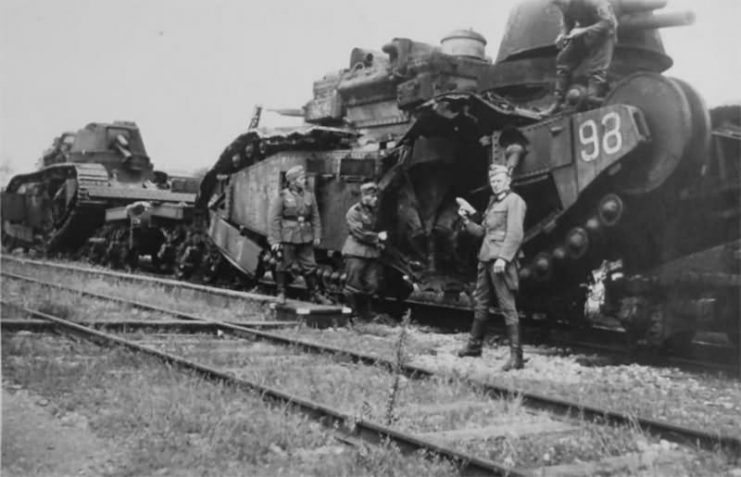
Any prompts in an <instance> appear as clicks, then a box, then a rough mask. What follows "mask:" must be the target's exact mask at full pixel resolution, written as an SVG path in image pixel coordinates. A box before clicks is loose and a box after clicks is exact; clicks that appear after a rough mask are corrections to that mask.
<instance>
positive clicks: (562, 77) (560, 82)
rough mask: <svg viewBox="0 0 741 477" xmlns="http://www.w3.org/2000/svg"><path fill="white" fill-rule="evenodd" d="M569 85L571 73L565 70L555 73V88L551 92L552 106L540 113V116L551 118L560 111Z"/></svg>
mask: <svg viewBox="0 0 741 477" xmlns="http://www.w3.org/2000/svg"><path fill="white" fill-rule="evenodd" d="M569 84H571V73H570V72H568V71H565V70H560V71H557V72H556V87H555V88H554V90H553V98H554V100H553V104H551V105H550V106H549V107H548V108H546V109H545V110H544V111H543V112H542V113H541V114H542V116H552V115H554V114H556V113H558V112H559V111H561V108H563V103H564V98H565V97H566V89H567V88H568V87H569Z"/></svg>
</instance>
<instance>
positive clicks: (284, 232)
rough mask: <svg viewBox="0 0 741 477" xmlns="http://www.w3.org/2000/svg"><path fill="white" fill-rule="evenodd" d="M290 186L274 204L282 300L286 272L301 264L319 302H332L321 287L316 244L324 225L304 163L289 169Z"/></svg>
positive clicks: (271, 238) (272, 226) (272, 229)
mask: <svg viewBox="0 0 741 477" xmlns="http://www.w3.org/2000/svg"><path fill="white" fill-rule="evenodd" d="M286 182H287V183H288V187H286V188H284V189H283V190H281V191H280V193H279V194H278V197H276V198H275V199H273V201H272V202H271V204H270V212H269V216H268V221H269V226H268V229H269V232H268V243H270V249H271V250H272V251H273V253H278V252H281V253H282V254H283V256H282V258H281V259H280V260H278V265H277V266H276V272H275V283H276V285H277V287H278V302H279V303H285V301H286V275H287V274H288V273H289V272H290V270H291V268H293V267H297V268H298V269H299V270H300V272H301V274H302V275H303V277H304V280H305V281H306V288H307V289H308V290H309V294H310V295H311V298H312V300H313V301H314V302H316V303H325V304H326V303H329V300H327V299H326V298H324V297H323V296H322V295H321V294H320V293H319V289H318V288H317V279H316V260H315V258H314V247H315V246H317V245H319V242H320V240H321V236H322V225H321V221H320V218H319V208H318V207H317V203H316V197H314V193H313V192H311V191H309V190H307V189H306V174H305V172H304V168H303V166H295V167H292V168H290V169H288V171H286Z"/></svg>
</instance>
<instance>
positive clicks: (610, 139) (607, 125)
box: [579, 112, 623, 162]
mask: <svg viewBox="0 0 741 477" xmlns="http://www.w3.org/2000/svg"><path fill="white" fill-rule="evenodd" d="M600 123H601V124H602V127H601V128H600V127H599V126H598V125H597V121H595V120H594V119H588V120H586V121H584V122H583V123H581V125H580V126H579V142H580V143H581V151H580V152H579V154H580V156H581V159H582V161H584V162H592V161H593V160H595V159H597V158H598V157H599V155H600V152H601V151H604V152H605V154H615V153H616V152H618V151H619V150H620V148H621V147H623V137H622V136H621V135H620V115H619V114H618V113H616V112H611V113H607V114H605V115H604V116H603V117H602V120H601V121H600ZM600 133H601V134H602V138H601V140H600Z"/></svg>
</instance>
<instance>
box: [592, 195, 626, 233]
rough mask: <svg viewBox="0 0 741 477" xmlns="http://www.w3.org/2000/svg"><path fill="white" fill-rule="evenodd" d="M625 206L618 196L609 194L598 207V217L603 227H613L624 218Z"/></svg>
mask: <svg viewBox="0 0 741 477" xmlns="http://www.w3.org/2000/svg"><path fill="white" fill-rule="evenodd" d="M624 210H625V205H624V204H623V201H622V199H620V197H618V196H617V195H616V194H608V195H606V196H604V197H603V198H602V200H600V203H599V206H597V217H599V221H600V223H601V224H602V225H604V226H606V227H613V226H615V225H616V224H617V223H618V222H620V219H621V218H622V217H623V212H624Z"/></svg>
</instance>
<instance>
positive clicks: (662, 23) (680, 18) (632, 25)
mask: <svg viewBox="0 0 741 477" xmlns="http://www.w3.org/2000/svg"><path fill="white" fill-rule="evenodd" d="M693 23H695V13H694V12H691V11H684V12H674V13H659V14H656V15H637V16H629V17H624V18H621V19H620V22H619V25H620V28H621V29H623V30H649V29H653V28H669V27H676V26H687V25H692V24H693Z"/></svg>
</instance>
